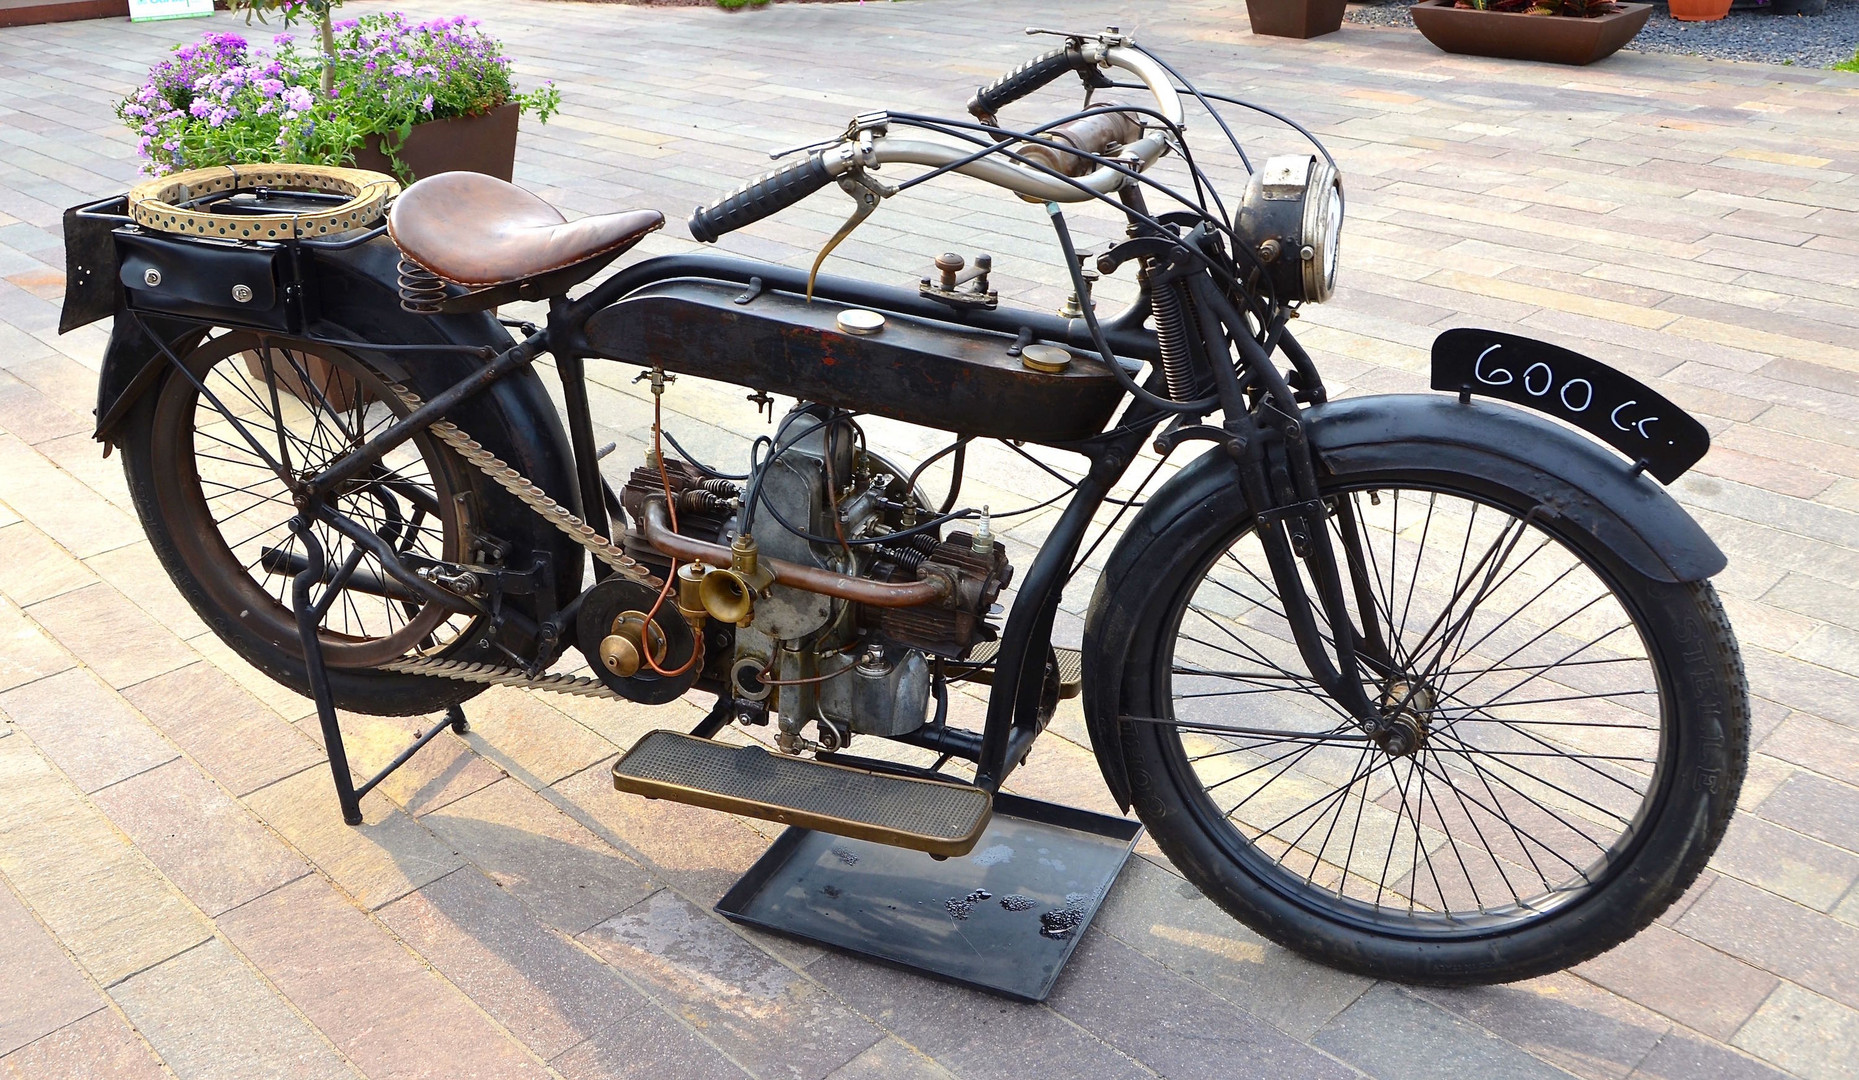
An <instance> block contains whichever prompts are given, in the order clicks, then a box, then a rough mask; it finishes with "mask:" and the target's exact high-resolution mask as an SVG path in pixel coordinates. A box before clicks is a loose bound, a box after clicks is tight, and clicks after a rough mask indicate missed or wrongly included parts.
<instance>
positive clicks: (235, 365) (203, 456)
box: [123, 332, 482, 715]
mask: <svg viewBox="0 0 1859 1080" xmlns="http://www.w3.org/2000/svg"><path fill="white" fill-rule="evenodd" d="M183 362H184V363H185V364H186V366H187V370H188V371H189V372H190V373H191V374H192V375H193V377H194V378H193V379H188V378H186V377H183V376H182V375H180V374H179V373H171V374H170V375H169V376H168V377H167V379H166V380H165V381H164V382H163V384H162V385H161V387H160V388H159V390H158V391H157V392H155V393H154V394H152V395H150V400H145V401H144V402H142V403H141V405H140V406H139V409H138V412H137V413H136V416H135V418H134V420H133V422H132V424H131V426H130V429H129V430H128V431H127V432H126V437H125V439H124V441H123V451H124V469H125V472H126V473H127V476H128V479H129V486H130V490H131V493H132V495H133V496H134V498H135V502H136V508H137V511H138V513H139V514H140V516H141V519H142V524H143V528H144V530H145V531H146V532H147V534H148V536H149V540H150V543H151V544H152V545H153V547H154V549H155V552H156V554H157V555H158V556H159V557H160V559H161V562H162V564H163V566H164V567H165V568H166V569H167V571H168V574H169V576H170V577H171V578H172V579H173V580H174V582H175V584H176V586H177V587H178V588H179V589H180V591H181V593H182V595H183V596H185V597H186V598H187V600H188V602H189V603H190V604H192V605H193V607H194V610H195V611H196V612H198V613H199V614H200V616H201V618H202V619H203V620H205V621H206V623H207V624H208V626H210V627H211V628H212V629H213V631H214V632H215V633H216V634H217V635H218V636H219V637H220V639H221V640H223V641H225V642H226V644H227V645H229V646H230V647H231V648H232V649H233V650H234V651H235V652H237V653H238V654H239V655H240V656H242V657H244V658H245V659H246V660H247V661H249V662H250V663H252V664H253V665H254V666H255V667H257V668H259V669H260V670H261V671H264V672H265V673H266V674H267V675H269V676H271V677H272V678H274V679H276V680H278V681H279V682H282V683H284V684H285V685H287V686H290V687H293V688H294V689H297V690H298V691H299V692H302V693H307V692H308V681H307V679H306V677H305V674H304V664H303V653H302V647H301V645H300V643H299V639H298V635H297V624H296V617H295V615H294V614H293V613H292V609H291V606H290V599H291V581H292V576H293V575H294V574H295V573H296V572H297V571H299V570H301V569H302V568H303V566H304V565H305V552H304V549H303V546H302V544H301V542H300V540H299V539H298V538H297V537H296V536H295V535H294V534H293V533H292V532H291V531H290V528H289V524H288V523H289V522H290V520H291V518H292V517H293V516H294V515H295V513H296V507H295V506H294V505H293V503H292V501H291V490H290V487H289V485H288V484H287V483H286V481H285V477H284V476H281V475H280V474H279V470H278V468H276V467H274V463H275V465H276V466H282V468H283V470H284V471H285V472H287V473H288V474H289V476H290V477H291V478H292V479H294V480H295V479H303V478H305V477H308V476H311V475H314V474H315V473H317V472H318V471H320V470H321V469H323V468H325V467H327V466H328V465H329V464H330V463H332V462H333V461H335V460H336V459H337V458H339V457H340V456H341V455H342V454H344V453H346V452H347V451H348V450H349V449H351V448H352V447H354V446H356V445H359V444H360V443H362V442H364V441H366V440H367V439H368V438H369V437H371V436H373V435H376V434H378V433H379V432H380V431H381V430H382V429H383V428H385V427H386V426H387V425H389V424H391V423H393V421H394V420H395V419H396V418H397V417H398V416H400V415H404V414H405V412H406V411H407V410H406V408H405V406H404V405H403V404H402V403H401V402H400V400H399V399H398V397H397V396H395V395H394V394H393V393H392V392H391V391H389V390H388V388H387V386H386V384H385V382H384V381H383V380H382V379H381V377H380V376H379V375H377V374H376V373H375V372H373V371H372V370H371V369H369V368H368V367H367V366H366V365H364V364H362V363H361V362H359V361H358V360H356V359H355V358H354V357H352V356H350V355H348V354H347V353H344V352H342V351H340V350H337V349H333V348H330V347H328V346H323V345H313V344H309V343H306V342H298V341H287V340H283V339H276V338H265V339H261V338H259V337H257V336H255V335H252V334H249V333H244V332H221V333H218V334H216V335H210V336H208V337H207V338H206V339H205V340H204V341H202V342H201V343H200V344H199V345H198V346H197V347H196V348H194V349H193V350H192V351H191V352H190V353H188V354H187V355H186V356H185V357H184V358H183ZM195 380H198V382H199V384H200V385H199V386H196V385H195ZM203 391H204V392H203ZM474 482H475V479H474V477H473V476H472V475H471V474H470V472H469V470H468V469H467V468H466V467H465V466H464V465H463V463H462V462H460V461H459V460H458V459H457V457H456V455H453V454H451V453H450V452H449V451H448V450H447V449H446V448H445V447H444V446H443V445H442V444H440V443H438V442H437V441H436V440H434V439H433V438H431V436H430V435H428V434H421V435H418V436H415V437H414V438H413V439H412V440H411V441H410V442H408V443H406V444H404V445H402V446H401V447H399V448H398V449H396V450H394V451H392V452H390V453H389V454H388V455H387V456H386V458H385V459H384V460H383V461H382V462H381V463H380V464H379V465H377V466H375V467H374V468H372V469H370V470H369V471H368V472H367V473H366V474H364V475H363V476H362V477H360V478H358V479H357V480H356V481H354V482H353V483H351V484H349V485H348V486H347V487H345V488H344V489H343V490H342V491H341V492H340V493H339V494H338V496H337V498H336V504H337V508H338V509H339V510H340V511H341V512H342V513H344V514H346V515H348V516H349V517H350V518H352V519H354V520H356V521H358V522H360V523H362V524H363V525H365V526H366V527H367V528H369V529H370V530H372V531H373V532H374V533H375V535H377V536H378V537H380V538H381V539H382V540H383V541H385V542H386V543H388V544H389V545H391V546H392V547H393V548H394V549H395V550H396V551H397V552H399V553H401V554H402V555H406V556H413V557H416V558H423V559H428V560H439V561H446V562H462V561H468V560H467V559H466V557H465V556H466V552H467V551H468V550H469V544H470V540H471V537H470V535H469V525H468V522H467V520H466V519H465V515H464V513H463V510H462V506H463V499H462V497H464V496H466V495H467V494H468V493H470V492H472V491H473V490H474ZM313 528H314V532H315V535H316V537H317V540H318V542H319V543H320V544H321V546H322V548H323V550H324V552H325V553H326V556H327V559H328V562H329V565H330V566H331V567H335V566H339V565H341V564H342V561H343V560H344V559H345V558H347V557H348V555H349V554H350V552H351V551H352V550H353V547H352V543H351V541H349V540H348V539H347V538H346V537H343V536H342V535H341V534H339V533H336V532H335V531H334V530H332V529H330V528H329V527H328V526H327V525H323V524H321V523H318V524H317V525H315V526H314V527H313ZM479 621H480V620H479V619H478V618H477V617H476V616H472V615H461V614H459V613H457V612H455V611H451V610H447V609H444V608H442V607H440V606H438V605H435V604H432V603H430V602H427V601H424V600H422V599H420V598H418V596H417V594H413V593H411V592H410V591H409V590H406V589H405V588H404V587H401V586H398V585H396V584H395V583H393V582H392V581H391V579H389V578H388V576H387V575H386V574H385V572H384V571H383V570H382V567H381V564H380V562H379V560H378V559H377V558H376V557H375V556H374V555H373V554H366V555H364V556H363V557H362V560H361V562H360V564H359V566H358V567H357V570H356V572H355V575H354V577H353V578H352V579H351V585H350V587H348V588H345V589H344V590H343V591H342V593H341V595H340V596H338V597H337V599H336V601H335V602H334V603H333V604H331V605H330V607H329V611H328V613H327V614H326V615H325V617H324V619H323V622H322V624H321V625H322V630H321V634H320V640H321V644H322V649H323V655H324V658H325V660H326V662H327V663H328V665H329V666H330V668H331V671H330V676H331V689H332V690H333V691H334V696H335V699H336V704H337V705H338V707H342V708H352V709H356V710H360V711H365V712H369V713H374V714H383V715H400V714H412V713H425V712H433V711H436V710H438V709H442V708H444V707H445V706H447V705H452V704H456V703H458V702H460V701H463V700H465V699H467V698H469V697H470V696H472V695H473V694H474V693H477V692H479V691H480V690H481V689H482V688H481V687H477V686H473V685H470V684H466V683H460V682H454V681H451V680H445V679H435V678H426V677H420V676H414V675H403V674H396V673H392V672H383V671H369V670H364V669H366V668H369V667H371V666H373V665H376V664H380V663H383V662H386V661H389V660H393V659H396V658H399V657H403V656H439V655H444V654H448V653H456V652H457V651H459V650H460V649H462V648H463V647H464V646H466V645H467V644H468V643H470V642H471V641H473V639H474V638H475V637H477V636H479V631H480V630H481V627H480V626H479Z"/></svg>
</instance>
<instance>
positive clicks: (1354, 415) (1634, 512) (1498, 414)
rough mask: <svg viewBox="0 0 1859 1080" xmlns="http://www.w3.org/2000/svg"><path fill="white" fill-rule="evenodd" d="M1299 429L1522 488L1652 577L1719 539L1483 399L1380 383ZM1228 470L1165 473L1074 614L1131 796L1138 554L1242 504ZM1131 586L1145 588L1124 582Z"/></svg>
mask: <svg viewBox="0 0 1859 1080" xmlns="http://www.w3.org/2000/svg"><path fill="white" fill-rule="evenodd" d="M1304 419H1305V430H1306V432H1307V433H1308V434H1309V437H1310V440H1311V444H1312V446H1313V447H1314V448H1315V450H1316V452H1317V456H1318V459H1319V461H1320V463H1321V467H1322V468H1323V469H1324V471H1325V472H1327V473H1332V474H1339V475H1348V474H1354V473H1370V472H1377V471H1380V470H1383V469H1402V468H1413V467H1415V466H1417V465H1419V466H1424V467H1426V468H1429V469H1443V470H1446V471H1450V472H1455V473H1460V474H1463V475H1467V476H1475V477H1478V478H1480V479H1483V480H1488V481H1491V482H1493V483H1497V484H1502V485H1505V486H1507V487H1510V488H1512V489H1514V490H1517V491H1521V492H1526V493H1528V494H1531V495H1534V496H1535V497H1536V498H1537V499H1538V501H1539V502H1541V503H1542V504H1543V505H1544V506H1545V507H1546V508H1548V509H1550V510H1553V511H1554V512H1555V514H1556V515H1557V517H1558V519H1559V521H1560V522H1561V524H1563V525H1564V526H1572V527H1574V528H1576V529H1579V530H1581V531H1584V532H1587V533H1588V534H1590V535H1592V536H1593V537H1594V538H1595V539H1596V540H1597V541H1599V542H1600V544H1601V545H1602V546H1603V547H1605V548H1607V549H1608V550H1610V551H1612V552H1614V553H1615V554H1616V555H1618V556H1619V558H1620V560H1621V561H1622V562H1623V563H1625V564H1626V565H1627V566H1628V567H1630V568H1632V569H1633V570H1634V571H1636V572H1638V573H1640V574H1644V575H1645V576H1647V577H1649V578H1652V579H1654V580H1657V581H1667V582H1683V581H1702V580H1704V579H1705V578H1708V577H1710V576H1712V575H1713V574H1716V573H1717V572H1718V571H1720V570H1722V569H1723V568H1724V565H1725V563H1726V559H1725V558H1724V554H1723V552H1722V551H1721V550H1719V549H1718V547H1717V545H1716V544H1715V543H1713V542H1712V541H1711V538H1710V537H1709V536H1708V535H1707V534H1706V533H1705V532H1704V529H1703V528H1702V527H1701V526H1699V525H1698V523H1697V522H1696V521H1695V520H1693V519H1692V517H1691V515H1690V514H1688V513H1686V512H1685V509H1684V508H1683V507H1681V506H1680V505H1678V502H1677V501H1676V500H1674V499H1673V498H1672V496H1671V495H1670V494H1668V493H1667V492H1666V490H1665V488H1664V487H1662V486H1660V485H1659V483H1658V482H1657V481H1655V480H1654V479H1652V478H1651V477H1650V476H1647V475H1645V474H1644V473H1635V472H1634V471H1633V469H1632V466H1631V464H1630V463H1628V462H1627V461H1626V460H1625V459H1623V458H1621V457H1620V456H1618V455H1616V454H1615V453H1613V452H1612V451H1610V450H1608V449H1607V448H1605V447H1603V446H1602V445H1600V444H1599V443H1597V442H1594V441H1593V440H1591V439H1589V438H1587V437H1585V436H1583V435H1581V434H1580V433H1578V432H1576V431H1573V430H1571V429H1569V428H1566V427H1563V426H1561V425H1559V424H1555V423H1552V422H1551V421H1549V420H1546V419H1544V418H1542V417H1540V416H1537V415H1536V414H1534V413H1530V412H1526V411H1524V410H1522V409H1518V408H1513V407H1511V406H1509V405H1503V404H1498V403H1496V402H1491V401H1480V400H1474V401H1472V402H1471V403H1470V404H1461V403H1460V402H1459V401H1458V399H1456V398H1453V397H1447V396H1442V395H1434V394H1390V395H1381V396H1374V397H1361V398H1349V399H1345V400H1343V401H1335V402H1330V403H1327V404H1323V405H1316V406H1313V407H1311V408H1310V409H1308V410H1307V411H1306V412H1305V413H1304ZM1240 505H1243V496H1242V495H1241V493H1240V488H1239V477H1238V474H1237V472H1236V467H1235V466H1234V464H1233V462H1232V460H1231V459H1230V458H1228V457H1227V456H1226V454H1225V453H1224V452H1222V451H1218V450H1213V451H1209V452H1207V453H1205V454H1203V455H1201V457H1200V458H1198V459H1196V460H1195V461H1194V462H1193V463H1191V464H1189V465H1188V466H1187V467H1186V468H1184V469H1182V470H1181V472H1179V473H1177V474H1176V475H1175V476H1174V478H1173V479H1171V480H1170V481H1169V482H1168V483H1166V484H1164V485H1163V486H1162V487H1161V488H1160V489H1159V490H1158V491H1157V492H1156V493H1155V494H1154V495H1152V496H1151V497H1150V498H1149V500H1148V501H1147V502H1146V503H1145V504H1144V506H1143V509H1142V511H1141V512H1140V513H1138V514H1137V515H1136V517H1135V518H1134V520H1132V521H1131V523H1130V526H1129V528H1128V529H1127V530H1126V531H1125V532H1124V534H1123V537H1122V538H1121V540H1119V541H1118V543H1117V547H1116V549H1115V550H1114V551H1112V552H1111V554H1110V558H1109V560H1108V561H1107V562H1106V564H1105V566H1104V572H1103V574H1102V575H1101V576H1100V577H1099V579H1098V584H1097V590H1096V592H1095V593H1094V594H1093V595H1092V598H1091V605H1090V608H1089V610H1088V611H1087V612H1086V615H1085V631H1084V712H1085V725H1086V730H1087V731H1088V732H1089V734H1090V737H1091V745H1092V747H1093V749H1094V750H1095V751H1096V754H1097V759H1098V765H1099V767H1100V768H1102V769H1103V771H1104V779H1105V781H1106V782H1107V783H1108V784H1109V785H1110V790H1111V793H1112V794H1113V795H1115V796H1116V798H1117V801H1118V803H1119V804H1121V805H1123V806H1125V807H1126V808H1127V806H1128V805H1129V792H1130V786H1129V778H1128V776H1127V774H1126V768H1125V763H1124V757H1123V745H1122V741H1121V735H1120V732H1119V726H1118V723H1117V716H1118V705H1119V701H1120V698H1121V688H1122V685H1123V677H1124V666H1125V662H1126V659H1127V654H1128V651H1129V642H1130V640H1131V638H1132V636H1133V635H1134V634H1136V633H1137V632H1138V630H1137V622H1138V616H1139V614H1140V613H1141V612H1142V610H1143V605H1144V601H1145V600H1146V599H1147V595H1146V590H1128V591H1126V590H1123V589H1122V588H1121V586H1122V584H1123V583H1124V582H1125V581H1126V580H1140V579H1141V577H1142V575H1139V574H1137V573H1136V571H1137V569H1138V568H1139V567H1141V566H1143V565H1144V564H1145V562H1146V561H1149V560H1156V559H1162V560H1167V559H1170V558H1179V555H1180V553H1179V552H1177V551H1175V550H1174V546H1175V545H1173V544H1172V542H1171V541H1170V540H1169V534H1170V533H1171V532H1173V531H1174V530H1175V528H1176V527H1177V526H1178V525H1180V524H1182V523H1183V522H1185V521H1186V520H1188V519H1189V516H1190V515H1205V514H1220V515H1226V516H1229V517H1231V516H1234V515H1235V514H1243V513H1244V511H1243V510H1237V511H1236V510H1235V509H1234V508H1235V507H1236V506H1240ZM1138 591H1141V592H1143V593H1144V595H1132V593H1134V592H1138Z"/></svg>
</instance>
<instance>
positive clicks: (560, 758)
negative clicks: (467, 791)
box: [466, 686, 614, 787]
mask: <svg viewBox="0 0 1859 1080" xmlns="http://www.w3.org/2000/svg"><path fill="white" fill-rule="evenodd" d="M552 698H554V699H557V700H559V699H558V698H557V695H553V694H535V693H525V692H523V691H521V690H512V689H508V688H505V687H500V686H494V687H492V688H491V689H490V690H489V691H487V692H486V693H484V694H483V695H481V696H479V697H476V698H473V699H472V700H471V702H470V703H469V704H468V705H467V706H466V712H467V715H469V716H470V717H471V731H470V733H469V734H467V736H466V741H467V742H469V743H470V744H471V745H472V746H473V747H474V748H475V749H477V750H478V751H479V752H480V753H483V754H485V755H486V756H487V757H489V758H490V759H491V760H493V761H495V762H497V763H498V764H499V765H502V766H503V767H504V768H506V769H520V770H522V772H523V773H525V774H527V775H528V776H529V777H533V778H534V779H533V780H532V781H530V783H531V786H534V787H547V786H548V785H550V784H553V783H555V782H556V781H558V780H560V779H562V778H563V777H565V776H569V775H571V774H573V773H577V772H579V771H581V770H582V769H585V768H587V767H588V766H589V765H592V764H593V763H594V762H596V761H599V760H600V759H602V758H605V757H611V756H612V754H613V750H614V747H613V744H612V743H609V742H608V741H607V740H605V739H603V738H601V737H600V736H599V735H596V734H594V733H593V732H592V731H589V730H588V729H587V728H585V727H582V726H581V725H580V724H578V723H576V722H575V721H573V720H571V719H569V718H568V717H567V716H566V715H564V714H563V713H562V712H561V711H560V710H558V709H556V708H555V707H554V706H553V704H552V702H551V699H552Z"/></svg>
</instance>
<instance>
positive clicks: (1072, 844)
mask: <svg viewBox="0 0 1859 1080" xmlns="http://www.w3.org/2000/svg"><path fill="white" fill-rule="evenodd" d="M1140 835H1142V825H1141V824H1140V823H1139V822H1136V821H1132V820H1129V819H1127V818H1118V817H1110V816H1108V815H1106V814H1097V813H1092V812H1091V811H1088V810H1078V809H1074V808H1072V807H1067V806H1056V805H1053V804H1052V803H1044V802H1037V801H1035V800H1032V799H1023V798H1019V797H1016V796H1013V795H1005V794H1002V795H996V796H995V797H994V819H993V821H991V822H990V823H989V824H988V827H987V830H986V831H985V832H983V833H982V835H981V840H980V842H978V843H977V844H976V845H975V847H974V850H973V851H971V852H970V853H969V854H967V855H962V856H958V857H955V858H950V859H945V860H940V861H938V860H936V859H933V858H931V857H930V856H928V855H925V854H923V853H922V852H918V851H909V850H905V849H902V848H895V847H887V846H885V845H882V844H875V843H871V842H869V841H864V840H851V839H847V838H846V837H842V836H834V835H832V834H830V833H822V832H815V831H813V830H810V829H801V828H790V829H789V830H787V832H785V833H783V834H781V838H780V839H778V840H776V841H775V843H774V846H773V847H771V848H769V849H768V851H767V853H765V854H764V855H763V856H762V857H761V858H760V859H758V860H757V861H756V863H755V865H754V866H753V867H751V868H750V869H749V872H748V873H747V874H745V875H743V878H742V880H740V881H738V882H736V884H735V885H734V886H732V887H731V888H730V890H729V892H728V893H727V894H726V895H725V896H724V897H723V899H721V900H719V901H718V902H717V906H716V909H717V911H719V912H721V913H722V914H723V915H724V916H726V917H727V918H730V919H732V920H734V921H736V922H740V923H746V924H747V925H750V926H755V927H759V928H761V929H763V930H771V931H774V932H776V933H781V934H787V935H790V936H792V937H797V938H803V939H805V940H808V941H814V942H818V943H820V944H822V945H830V946H832V947H834V948H836V949H842V950H844V951H846V952H850V953H856V954H858V955H860V956H868V957H871V958H873V959H877V960H883V961H886V962H888V963H892V964H897V965H899V966H901V967H906V968H910V969H911V970H914V971H920V972H923V973H925V974H928V975H935V976H938V977H940V978H944V979H949V980H952V981H954V982H959V983H965V984H967V985H969V986H975V987H979V988H981V989H983V990H990V991H993V992H994V993H998V994H1004V995H1006V996H1008V997H1013V998H1019V999H1021V1000H1024V1001H1044V1000H1045V998H1046V995H1047V994H1049V993H1050V992H1051V991H1052V984H1053V983H1054V982H1055V981H1056V980H1057V979H1058V977H1059V972H1060V971H1061V970H1062V969H1063V968H1064V967H1065V962H1066V961H1067V960H1069V959H1070V958H1071V954H1072V951H1073V950H1074V949H1076V948H1077V947H1078V942H1079V939H1080V938H1082V937H1083V936H1084V931H1085V928H1086V927H1087V926H1089V925H1090V922H1091V918H1092V917H1093V916H1094V915H1096V914H1097V909H1098V907H1099V906H1100V905H1101V904H1102V903H1103V900H1104V897H1105V895H1106V894H1107V893H1108V892H1109V891H1110V886H1111V885H1112V884H1113V883H1114V882H1115V881H1116V879H1117V875H1118V874H1119V873H1121V872H1122V870H1123V864H1124V863H1125V862H1127V861H1128V860H1129V857H1130V852H1131V850H1132V849H1133V848H1134V847H1135V845H1136V838H1137V837H1138V836H1140Z"/></svg>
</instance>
